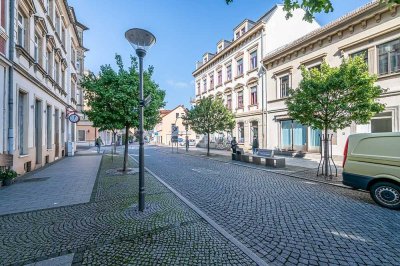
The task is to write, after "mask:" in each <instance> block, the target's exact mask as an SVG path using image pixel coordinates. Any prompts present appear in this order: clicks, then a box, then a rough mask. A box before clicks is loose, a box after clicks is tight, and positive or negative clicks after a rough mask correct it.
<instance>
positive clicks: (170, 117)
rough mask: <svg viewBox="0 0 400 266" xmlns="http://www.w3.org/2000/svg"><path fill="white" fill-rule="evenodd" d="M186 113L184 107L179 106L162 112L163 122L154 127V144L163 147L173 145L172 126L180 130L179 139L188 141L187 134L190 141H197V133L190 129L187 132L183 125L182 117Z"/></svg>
mask: <svg viewBox="0 0 400 266" xmlns="http://www.w3.org/2000/svg"><path fill="white" fill-rule="evenodd" d="M185 113H186V108H185V107H184V106H183V105H178V106H177V107H175V108H174V109H173V110H160V116H161V121H160V123H158V124H157V125H156V126H155V127H154V131H153V143H154V144H162V145H171V129H172V126H177V127H178V128H179V138H181V139H182V140H183V141H184V140H185V139H186V134H187V136H188V137H189V139H190V140H191V139H193V140H195V139H196V133H195V132H193V130H191V129H190V126H189V127H188V129H187V131H186V128H185V125H184V124H183V119H182V117H183V116H184V115H185Z"/></svg>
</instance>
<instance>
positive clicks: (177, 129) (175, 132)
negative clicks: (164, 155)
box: [171, 125, 179, 137]
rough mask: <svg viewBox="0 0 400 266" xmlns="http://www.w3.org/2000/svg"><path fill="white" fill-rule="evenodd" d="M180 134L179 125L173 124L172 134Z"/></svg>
mask: <svg viewBox="0 0 400 266" xmlns="http://www.w3.org/2000/svg"><path fill="white" fill-rule="evenodd" d="M178 135H179V127H178V126H175V125H172V126H171V136H173V137H174V136H176V137H178Z"/></svg>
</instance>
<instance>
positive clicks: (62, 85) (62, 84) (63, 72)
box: [61, 69, 66, 91]
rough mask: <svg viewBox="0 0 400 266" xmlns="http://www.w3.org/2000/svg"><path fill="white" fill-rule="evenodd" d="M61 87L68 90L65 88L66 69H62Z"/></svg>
mask: <svg viewBox="0 0 400 266" xmlns="http://www.w3.org/2000/svg"><path fill="white" fill-rule="evenodd" d="M61 88H62V89H63V90H64V91H66V89H65V70H64V69H61Z"/></svg>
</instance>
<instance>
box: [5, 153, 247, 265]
mask: <svg viewBox="0 0 400 266" xmlns="http://www.w3.org/2000/svg"><path fill="white" fill-rule="evenodd" d="M88 157H89V156H82V158H81V160H84V159H85V158H88ZM114 160H115V161H114V163H112V162H111V159H110V157H109V156H107V155H105V156H104V157H103V162H102V168H101V170H100V174H99V176H98V178H97V181H96V183H95V186H94V190H93V193H92V195H91V199H90V202H88V203H82V204H76V205H71V206H63V207H57V208H51V209H45V210H38V211H30V212H22V213H17V214H7V215H2V216H0V265H24V264H28V263H35V262H37V261H43V263H42V264H40V263H39V264H34V265H48V263H50V264H51V260H48V259H49V258H55V259H54V260H53V262H54V261H65V260H68V258H67V259H65V255H71V254H73V256H74V257H73V264H75V265H81V264H83V265H126V264H129V265H157V264H168V265H181V264H195V265H199V264H206V265H210V264H215V265H224V264H231V265H235V264H236V265H251V264H253V262H252V261H251V260H250V259H249V258H248V257H247V256H246V255H245V254H244V253H243V252H242V251H241V250H240V249H239V248H237V247H236V246H234V245H233V244H232V243H231V242H229V241H228V240H227V239H226V238H224V237H223V236H222V235H220V234H219V233H218V231H216V230H215V229H214V228H213V227H211V226H210V225H209V224H208V223H206V222H205V221H204V220H203V219H202V218H201V217H200V216H198V215H197V214H196V213H195V212H194V211H192V210H191V209H190V208H189V207H187V206H186V205H185V204H184V203H183V202H182V201H181V200H179V199H178V198H177V197H176V196H175V195H174V194H172V193H171V192H170V191H169V190H168V189H167V188H165V187H164V186H163V185H161V183H159V182H158V181H157V180H156V179H155V178H153V177H152V176H150V175H147V176H146V188H147V196H146V203H147V208H146V211H145V212H144V213H138V212H137V208H136V207H137V191H138V187H137V183H138V180H137V178H138V175H137V174H135V175H130V176H129V175H115V176H109V175H107V174H105V172H106V170H107V169H110V168H111V169H112V168H116V167H118V166H121V157H118V158H114ZM132 166H134V165H132ZM9 200H12V198H10V199H9ZM67 257H68V256H67ZM57 258H64V259H57Z"/></svg>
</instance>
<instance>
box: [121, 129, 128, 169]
mask: <svg viewBox="0 0 400 266" xmlns="http://www.w3.org/2000/svg"><path fill="white" fill-rule="evenodd" d="M128 137H129V126H128V125H127V126H125V151H124V166H123V168H122V171H124V172H125V171H126V169H127V165H128V149H129V147H128V143H129V142H128Z"/></svg>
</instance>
